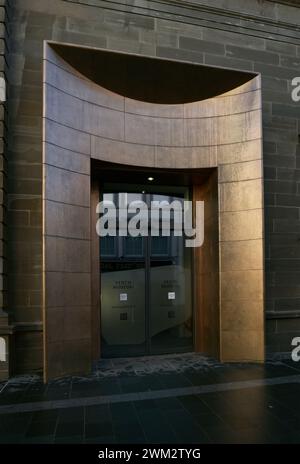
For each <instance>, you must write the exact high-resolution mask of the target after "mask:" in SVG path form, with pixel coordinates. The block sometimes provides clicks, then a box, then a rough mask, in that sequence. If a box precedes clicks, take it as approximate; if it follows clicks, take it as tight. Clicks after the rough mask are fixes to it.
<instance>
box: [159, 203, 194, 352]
mask: <svg viewBox="0 0 300 464" xmlns="http://www.w3.org/2000/svg"><path fill="white" fill-rule="evenodd" d="M165 199H167V200H168V201H173V200H175V199H176V200H179V201H181V200H182V199H180V198H175V197H165ZM171 217H172V215H171ZM160 233H161V229H160ZM184 245H185V238H184V237H177V236H176V237H174V233H173V230H171V235H170V237H161V236H159V237H152V239H151V252H150V253H151V254H150V336H151V351H152V353H168V352H176V351H187V350H192V349H193V318H192V299H191V293H192V292H191V249H190V248H186V247H185V246H184Z"/></svg>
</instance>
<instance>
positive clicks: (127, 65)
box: [51, 44, 255, 104]
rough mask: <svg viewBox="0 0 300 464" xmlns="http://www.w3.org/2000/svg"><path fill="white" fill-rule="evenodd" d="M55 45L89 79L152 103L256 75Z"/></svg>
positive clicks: (209, 92) (227, 86)
mask: <svg viewBox="0 0 300 464" xmlns="http://www.w3.org/2000/svg"><path fill="white" fill-rule="evenodd" d="M51 46H52V48H53V49H54V50H55V52H56V53H58V54H59V55H60V56H61V57H62V58H63V59H64V60H65V61H66V62H67V63H69V64H70V65H71V66H72V67H73V68H75V69H76V70H77V71H79V72H80V73H82V74H83V75H84V76H85V77H87V78H88V79H90V80H92V81H94V82H96V83H97V84H99V85H101V86H102V87H105V88H106V89H109V90H111V91H112V92H115V93H117V94H120V95H123V96H125V97H128V98H132V99H135V100H141V101H145V102H149V103H161V104H180V103H188V102H193V101H199V100H205V99H207V98H212V97H215V96H216V95H221V94H223V93H224V92H228V91H229V90H232V89H234V88H236V87H238V86H240V85H242V84H244V83H245V82H247V81H249V80H251V79H253V77H254V76H255V74H253V73H249V72H243V71H234V70H230V69H224V68H216V67H211V66H204V65H198V64H197V65H195V64H191V63H186V62H178V61H172V60H166V59H159V58H148V57H142V56H137V55H130V54H125V53H117V52H112V51H107V50H95V49H89V48H80V49H79V47H74V46H67V45H60V44H51ZM79 50H80V53H79ZM199 51H201V50H199Z"/></svg>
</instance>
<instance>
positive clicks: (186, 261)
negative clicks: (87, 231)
mask: <svg viewBox="0 0 300 464" xmlns="http://www.w3.org/2000/svg"><path fill="white" fill-rule="evenodd" d="M131 188H132V187H131ZM137 188H138V187H137ZM119 190H120V187H119ZM170 190H171V188H170ZM140 191H141V190H140ZM127 192H128V189H127ZM185 195H187V193H186V189H185V191H181V192H178V193H176V194H172V195H170V194H167V193H165V192H162V193H151V192H148V193H145V192H143V193H138V192H136V193H135V192H132V193H127V200H128V202H129V201H133V200H134V201H140V200H142V201H143V202H144V203H145V204H146V205H147V207H148V218H149V221H148V224H149V228H148V233H147V235H139V236H137V237H132V236H130V235H127V236H123V234H122V228H120V227H119V228H117V232H116V236H114V237H110V236H106V237H102V238H101V239H100V255H101V256H100V268H101V353H102V356H103V357H114V356H119V357H124V356H137V355H144V354H163V353H175V352H183V351H191V350H192V349H193V312H192V296H191V295H192V284H191V282H192V280H191V265H192V262H191V249H190V248H187V247H185V238H184V236H178V235H176V233H175V229H178V225H180V227H182V224H176V221H178V220H180V219H178V218H177V217H176V215H174V213H171V216H170V217H171V221H170V231H169V232H168V230H166V227H165V226H166V224H164V221H163V217H162V214H161V212H162V210H161V211H160V216H159V221H158V225H156V230H153V229H152V228H150V226H151V218H150V216H151V210H150V207H151V205H152V202H166V204H171V203H172V202H173V201H177V202H179V203H181V204H183V201H184V198H185ZM103 199H109V200H113V201H114V202H115V204H118V194H117V193H114V192H109V193H104V194H103ZM119 212H120V205H118V213H119ZM129 220H130V216H129V217H128V221H129ZM181 220H182V219H181ZM167 228H168V227H167ZM124 235H125V234H124Z"/></svg>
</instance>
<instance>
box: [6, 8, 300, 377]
mask: <svg viewBox="0 0 300 464" xmlns="http://www.w3.org/2000/svg"><path fill="white" fill-rule="evenodd" d="M4 3H8V2H1V5H2V6H1V11H3V14H4V10H3V6H4V5H3V4H4ZM10 3H11V11H10V13H9V16H7V17H6V28H4V26H3V27H2V29H1V30H2V31H3V34H4V30H5V29H6V31H10V38H9V47H7V48H6V62H7V63H9V99H8V105H7V107H8V115H9V117H8V122H9V124H8V129H9V138H8V146H7V147H6V158H7V160H8V168H7V176H8V182H7V221H8V228H7V229H8V236H7V237H8V241H7V244H6V247H4V248H6V254H7V256H8V266H7V274H8V279H7V282H8V284H7V285H8V301H7V304H5V310H4V312H1V313H0V317H1V319H0V321H1V322H0V324H1V325H0V328H1V327H2V328H1V332H0V336H1V335H2V333H3V334H4V335H5V336H7V335H8V334H9V333H10V332H12V334H11V335H10V337H11V339H12V341H13V343H12V345H13V349H12V350H11V353H10V356H11V359H12V365H13V368H14V372H16V373H24V372H32V371H33V370H36V369H41V368H42V366H43V342H42V340H43V325H42V306H43V299H42V297H43V293H42V288H43V279H42V268H43V253H42V111H43V67H42V61H43V46H44V44H43V41H45V40H52V41H57V42H63V43H71V44H76V45H79V46H82V45H83V46H89V47H96V48H107V49H110V50H115V51H123V52H127V53H136V54H138V55H144V56H149V57H151V56H153V57H154V56H156V57H162V58H166V59H175V60H183V61H190V62H193V63H199V64H201V63H202V64H206V65H211V66H220V67H226V68H231V69H235V70H245V71H251V72H254V73H261V78H262V99H263V133H264V152H263V159H264V168H265V183H264V188H265V268H266V274H265V289H266V305H265V307H266V321H267V324H266V330H267V334H266V346H267V349H268V350H269V351H289V350H290V344H291V339H292V337H294V336H297V335H298V336H299V333H300V286H299V278H300V254H299V237H300V235H299V231H300V217H299V212H300V194H299V192H300V187H299V185H300V184H299V183H300V180H299V179H300V163H299V130H300V127H299V120H300V106H299V105H300V104H299V103H294V102H293V101H292V99H291V89H292V88H291V80H292V79H293V78H294V77H296V76H297V75H300V29H299V23H300V8H299V7H297V6H292V5H291V3H293V2H275V1H268V0H248V1H246V2H240V1H237V0H227V1H225V2H224V1H223V2H221V1H220V0H213V1H208V0H190V1H189V2H187V1H181V2H179V1H175V0H174V1H172V0H170V1H162V2H156V1H154V0H153V1H149V2H146V3H145V2H143V0H133V1H131V2H126V3H124V2H122V1H120V2H117V1H116V2H112V3H110V2H107V1H101V0H82V1H75V0H74V1H67V0H65V1H64V0H52V1H48V0H15V1H11V2H10ZM288 3H289V4H288ZM294 3H295V4H296V2H294ZM3 18H4V16H3V15H2V16H1V21H3ZM1 24H3V23H1ZM2 43H3V46H4V44H5V42H4V41H2ZM2 57H3V54H2ZM4 62H5V60H4V58H3V59H2V61H1V63H3V66H4ZM1 66H2V64H1ZM0 72H3V70H2V68H1V70H0ZM3 117H4V116H3ZM2 119H3V118H2ZM3 126H4V125H3ZM1 167H2V165H1ZM3 178H5V176H3ZM2 185H3V184H2ZM4 190H5V188H2V192H3V191H4ZM2 243H3V240H2ZM3 255H4V252H2V255H1V256H3ZM3 288H5V285H4V287H3ZM7 315H8V316H7ZM8 318H9V320H8ZM0 366H1V364H0Z"/></svg>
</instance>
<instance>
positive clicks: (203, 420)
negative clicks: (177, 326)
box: [0, 353, 300, 444]
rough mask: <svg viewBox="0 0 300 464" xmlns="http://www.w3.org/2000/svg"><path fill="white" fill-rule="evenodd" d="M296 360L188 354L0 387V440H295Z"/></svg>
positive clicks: (299, 418)
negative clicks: (238, 360)
mask: <svg viewBox="0 0 300 464" xmlns="http://www.w3.org/2000/svg"><path fill="white" fill-rule="evenodd" d="M299 394H300V363H295V362H293V361H289V360H285V359H282V360H280V359H278V360H274V359H273V360H269V361H267V362H266V363H265V364H263V365H261V364H220V363H218V362H215V361H214V360H212V359H208V358H204V357H202V356H199V355H196V354H193V353H191V354H185V355H178V356H174V355H173V356H158V357H157V356H156V357H145V358H135V359H133V358H128V359H115V360H102V361H100V362H99V363H97V364H95V366H94V371H93V373H92V374H91V375H90V376H87V377H75V376H74V377H65V378H61V379H56V380H53V381H51V382H49V383H48V384H46V385H45V384H43V382H42V380H41V378H40V377H39V376H22V377H15V378H12V379H10V380H9V381H8V382H3V383H2V384H0V443H99V444H101V443H105V444H106V443H107V444H112V443H149V444H153V443H168V444H185V443H197V444H201V443H300V403H299Z"/></svg>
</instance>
